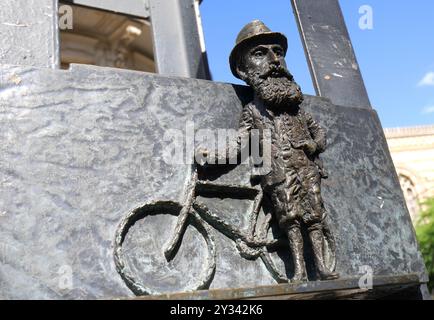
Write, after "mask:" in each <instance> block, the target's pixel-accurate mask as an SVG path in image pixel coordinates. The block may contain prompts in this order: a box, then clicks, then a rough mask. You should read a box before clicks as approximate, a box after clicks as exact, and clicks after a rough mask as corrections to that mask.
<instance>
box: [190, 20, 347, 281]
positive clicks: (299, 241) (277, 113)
mask: <svg viewBox="0 0 434 320" xmlns="http://www.w3.org/2000/svg"><path fill="white" fill-rule="evenodd" d="M287 48H288V45H287V39H286V37H285V36H284V35H283V34H281V33H278V32H271V31H270V29H268V28H267V27H266V26H265V25H264V23H262V22H261V21H258V20H255V21H252V22H250V23H249V24H247V25H246V26H245V27H244V28H243V29H242V30H241V31H240V33H239V35H238V37H237V40H236V45H235V47H234V49H233V50H232V53H231V55H230V59H229V61H230V66H231V70H232V73H233V74H234V76H235V77H237V78H239V79H242V80H243V81H245V82H246V83H247V84H248V85H249V86H251V87H252V88H253V90H254V99H253V100H252V101H251V102H250V103H249V104H247V105H246V106H245V107H244V109H243V112H242V115H241V119H240V124H239V130H238V134H239V137H238V144H237V147H238V149H237V153H238V154H240V153H241V149H242V147H243V146H242V145H243V143H242V141H245V138H246V137H248V136H249V135H250V132H251V130H252V129H257V130H259V132H264V130H269V132H271V171H270V172H269V173H268V174H266V175H264V176H262V177H260V183H261V187H262V189H263V192H264V194H265V195H266V196H268V198H269V199H270V202H271V204H272V207H273V211H274V213H275V217H276V219H277V221H278V223H279V226H280V228H281V229H282V230H283V231H284V232H285V234H286V236H287V237H288V240H289V243H290V251H291V254H292V257H293V261H294V276H293V278H292V280H293V281H302V280H307V273H306V266H305V261H304V256H303V245H304V244H303V238H302V233H301V226H302V225H305V226H306V228H307V231H308V234H309V238H310V241H311V244H312V249H313V252H314V260H315V266H316V270H317V272H318V275H319V277H320V279H323V280H325V279H336V278H338V277H339V275H338V274H337V273H336V272H334V271H333V270H329V269H328V268H327V264H326V263H325V252H324V251H325V246H324V242H325V238H324V237H325V234H326V235H327V236H331V235H330V234H329V232H330V231H329V229H328V228H327V227H326V225H325V222H324V219H325V217H326V210H325V208H324V204H323V200H322V197H321V179H322V178H325V177H326V173H325V171H324V169H323V167H322V163H321V161H320V159H319V154H320V153H322V152H324V150H325V148H326V134H325V131H324V129H323V128H321V127H320V126H319V125H318V123H317V122H315V120H313V118H312V116H311V115H310V114H308V113H306V112H305V111H303V110H302V109H301V108H300V104H301V103H302V101H303V94H302V92H301V89H300V87H299V86H298V84H297V83H296V82H295V81H294V78H293V76H292V75H291V73H290V72H289V71H288V69H287V66H286V63H285V55H286V52H287ZM198 152H200V153H201V154H202V155H206V154H207V153H209V151H207V150H204V149H200V150H198ZM217 157H218V156H217ZM219 163H221V162H219Z"/></svg>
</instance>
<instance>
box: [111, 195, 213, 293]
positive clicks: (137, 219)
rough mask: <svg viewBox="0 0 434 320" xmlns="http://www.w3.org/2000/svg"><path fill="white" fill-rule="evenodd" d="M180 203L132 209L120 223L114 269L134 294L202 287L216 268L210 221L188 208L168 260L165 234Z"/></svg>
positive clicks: (203, 287)
mask: <svg viewBox="0 0 434 320" xmlns="http://www.w3.org/2000/svg"><path fill="white" fill-rule="evenodd" d="M181 209H182V206H181V205H180V204H178V203H175V202H156V203H151V204H147V205H144V206H142V207H139V208H137V209H135V210H133V211H132V212H130V213H129V214H128V215H127V216H126V217H125V218H124V219H123V220H122V221H121V223H120V225H119V227H118V229H117V231H116V238H115V244H114V260H115V265H116V270H117V271H118V273H119V274H120V276H121V277H122V279H123V280H124V282H125V284H126V285H127V286H128V287H129V288H130V290H131V291H133V292H134V294H136V295H158V294H164V293H171V292H181V291H182V292H185V291H193V290H200V289H206V288H208V287H209V285H210V283H211V282H212V279H213V277H214V273H215V245H214V241H213V239H212V237H211V235H210V232H209V231H210V230H209V227H208V225H207V224H206V223H205V222H204V221H202V220H201V218H200V217H199V216H198V215H197V214H196V212H194V211H192V212H190V216H189V221H188V227H187V228H186V230H185V233H184V235H183V237H182V238H181V241H180V245H179V247H178V248H177V251H176V255H175V257H174V258H173V259H172V260H170V261H167V260H166V258H165V256H164V252H163V250H164V248H165V243H166V242H167V240H168V239H169V237H170V235H171V232H172V231H173V227H174V225H175V224H176V217H177V215H178V214H179V212H180V211H181Z"/></svg>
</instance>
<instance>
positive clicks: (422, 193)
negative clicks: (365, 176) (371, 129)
mask: <svg viewBox="0 0 434 320" xmlns="http://www.w3.org/2000/svg"><path fill="white" fill-rule="evenodd" d="M384 131H385V134H386V138H387V143H388V145H389V149H390V152H391V155H392V158H393V162H394V164H395V167H396V171H397V172H398V176H399V181H400V183H401V187H402V190H403V191H404V196H405V199H406V201H407V206H408V209H409V211H410V214H411V216H412V218H413V221H415V218H417V214H418V212H419V211H420V209H421V203H422V202H423V201H424V200H426V199H427V198H430V197H434V125H431V126H420V127H410V128H393V129H385V130H384Z"/></svg>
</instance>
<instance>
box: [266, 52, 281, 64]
mask: <svg viewBox="0 0 434 320" xmlns="http://www.w3.org/2000/svg"><path fill="white" fill-rule="evenodd" d="M268 55H269V59H270V63H272V64H274V65H276V66H278V65H280V59H279V56H278V55H277V54H276V53H275V52H274V51H272V50H270V51H269V52H268Z"/></svg>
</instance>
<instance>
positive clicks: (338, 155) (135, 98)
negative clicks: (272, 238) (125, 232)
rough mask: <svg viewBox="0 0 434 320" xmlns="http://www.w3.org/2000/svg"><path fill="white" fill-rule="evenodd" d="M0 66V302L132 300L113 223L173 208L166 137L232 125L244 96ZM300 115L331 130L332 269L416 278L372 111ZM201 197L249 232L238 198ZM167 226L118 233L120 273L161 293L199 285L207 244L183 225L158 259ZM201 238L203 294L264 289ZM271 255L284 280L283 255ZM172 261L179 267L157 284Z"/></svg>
mask: <svg viewBox="0 0 434 320" xmlns="http://www.w3.org/2000/svg"><path fill="white" fill-rule="evenodd" d="M0 71H1V73H0V76H1V78H0V141H1V142H2V143H1V144H0V154H1V157H0V181H1V183H0V297H2V298H114V297H133V296H134V295H133V293H132V292H131V291H130V290H129V289H128V287H127V286H126V284H125V283H124V282H123V280H122V278H121V276H120V275H119V274H118V273H117V271H116V268H115V264H114V259H113V244H114V240H115V234H116V229H117V227H118V225H119V223H120V222H121V221H122V219H123V218H124V217H125V216H126V215H127V214H129V213H130V212H132V211H133V210H134V209H136V208H138V207H141V206H143V205H144V204H146V203H153V202H155V201H159V200H162V201H172V202H178V203H179V202H181V201H182V197H183V193H184V183H185V181H186V179H187V178H188V177H189V175H190V174H191V173H190V171H189V167H190V166H189V165H185V166H184V165H169V164H165V163H164V162H163V161H162V158H163V151H164V147H165V144H164V141H162V137H163V136H164V133H165V132H166V130H167V129H180V130H185V126H186V122H187V121H188V120H193V121H194V122H195V126H196V128H197V129H199V128H211V129H213V128H236V127H237V123H238V118H237V117H236V116H235V117H234V114H238V113H239V112H240V111H241V107H242V106H241V102H240V99H241V100H243V101H246V100H248V99H246V98H247V96H248V94H249V93H248V90H246V88H244V87H238V86H232V85H229V84H220V83H213V82H209V81H201V80H194V79H183V78H169V77H162V76H158V75H152V74H146V73H139V72H132V71H124V70H114V69H107V68H97V67H91V66H76V65H74V66H73V67H72V69H71V70H69V71H61V70H50V69H38V68H31V67H13V66H1V70H0ZM304 107H305V108H306V110H307V111H309V112H311V113H312V114H313V115H314V117H315V118H316V119H317V120H318V121H319V123H320V124H321V125H322V126H323V127H324V128H325V129H326V131H327V132H328V143H329V147H328V149H327V151H326V152H325V153H324V155H323V159H324V163H325V166H326V167H327V168H328V170H329V176H330V178H329V179H327V180H325V181H324V183H323V197H324V200H325V205H326V207H327V210H328V211H329V213H330V216H329V218H330V219H331V222H332V223H331V226H333V229H334V230H333V232H334V233H335V235H336V238H337V239H336V240H337V243H339V244H340V245H339V246H338V247H337V266H338V268H337V271H338V272H339V273H340V274H341V276H342V278H343V279H345V278H347V277H356V276H358V275H359V271H360V270H359V268H360V267H361V266H363V265H368V266H370V267H372V269H373V272H374V274H375V275H389V276H390V275H404V274H410V273H417V274H418V275H419V277H420V279H421V280H426V278H425V274H424V266H423V262H422V259H421V257H420V254H419V252H418V248H417V244H416V239H415V237H414V232H413V227H412V224H411V221H410V217H409V214H408V212H407V209H406V207H405V202H404V199H403V196H402V193H401V191H400V187H399V183H398V180H397V178H396V173H395V171H394V168H393V164H392V161H391V159H390V156H389V153H388V149H387V145H386V141H385V139H384V136H383V132H382V129H381V126H380V123H379V121H378V118H377V115H376V113H375V112H374V111H371V110H367V109H362V108H349V107H342V106H335V105H333V104H331V103H330V102H329V101H328V100H327V99H323V98H318V97H309V96H308V97H306V101H305V103H304ZM248 173H249V168H248V167H247V166H240V167H238V168H236V169H234V170H232V171H229V172H228V173H226V174H223V175H222V176H221V177H220V178H218V179H217V180H215V181H219V182H221V183H225V182H229V183H237V184H248V182H249V175H248ZM201 201H202V202H203V203H205V204H206V205H207V206H208V208H210V209H211V210H213V212H218V213H219V214H220V215H221V216H222V217H224V218H225V219H227V220H228V221H230V222H231V223H232V224H233V225H237V226H239V227H240V228H241V229H242V230H248V228H249V219H248V217H247V216H246V214H245V213H246V212H247V211H248V210H249V208H251V206H252V201H250V200H249V199H248V198H244V199H232V200H231V199H225V197H216V198H208V197H202V199H201ZM261 215H262V213H261ZM260 219H261V217H260ZM175 224H176V217H175V216H173V215H171V214H166V215H164V214H163V215H156V216H155V217H154V218H153V219H142V220H140V221H138V223H137V224H136V225H134V228H133V229H132V233H131V234H130V236H131V238H129V239H127V240H128V243H127V244H128V249H129V250H130V251H129V253H130V256H129V259H130V260H129V261H131V265H132V266H133V267H134V266H135V267H136V271H137V272H138V274H140V275H141V276H142V277H143V281H151V280H153V279H154V280H155V279H158V281H155V282H154V283H148V284H149V285H152V286H155V287H156V289H158V290H159V291H160V292H161V291H163V292H168V293H169V292H178V291H182V288H183V286H184V285H189V284H191V283H192V282H194V281H196V278H195V274H196V273H195V272H197V271H198V270H199V269H198V268H199V267H200V266H201V264H200V259H201V257H203V254H205V253H206V250H207V247H206V245H205V243H204V241H203V237H202V236H201V235H200V234H199V233H197V230H195V229H194V228H193V227H191V226H189V227H188V228H187V236H186V238H184V241H183V244H182V245H181V248H180V254H179V255H177V257H176V259H177V260H176V264H172V265H168V264H166V263H167V262H166V260H165V259H164V257H163V255H164V253H163V246H162V244H164V243H166V241H167V240H168V239H169V238H170V231H171V230H173V229H174V226H175ZM211 229H212V228H211ZM211 236H212V237H213V238H214V240H215V243H216V248H215V250H216V254H217V259H216V272H215V275H214V279H213V283H212V286H211V289H217V288H243V287H254V286H258V285H273V284H275V281H274V279H273V278H272V277H271V276H270V275H269V273H268V271H267V269H266V267H265V266H264V264H263V263H262V262H261V261H259V260H255V261H249V260H246V259H244V258H242V257H241V256H240V254H239V253H238V251H237V249H236V245H235V244H234V242H232V241H231V240H229V239H228V238H227V237H225V236H224V235H222V234H221V233H219V232H217V231H216V230H215V229H212V230H211ZM195 239H202V240H200V241H196V240H195ZM189 240H190V241H189ZM193 251H194V252H196V253H195V255H194V257H193V258H192V256H191V255H189V254H188V253H189V252H193ZM183 252H184V253H186V254H185V255H183V254H182V253H183ZM152 257H155V260H152V259H151V258H152ZM273 259H274V261H275V263H276V265H278V267H280V268H281V270H282V272H285V263H286V264H287V262H288V260H287V259H289V257H288V255H286V254H285V253H284V252H283V253H281V254H280V255H278V254H275V255H274V256H273ZM145 266H146V268H147V269H146V268H144V267H145ZM172 267H173V268H175V269H176V272H173V273H171V275H172V276H171V277H165V275H167V273H165V272H164V270H168V271H170V270H171V269H170V268H172ZM155 272H157V273H158V278H155ZM288 272H290V270H289V271H288ZM360 275H361V274H360ZM65 277H66V278H65ZM65 279H67V280H68V279H69V280H71V281H70V282H69V281H66V284H65Z"/></svg>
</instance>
